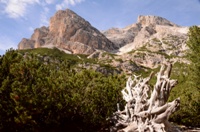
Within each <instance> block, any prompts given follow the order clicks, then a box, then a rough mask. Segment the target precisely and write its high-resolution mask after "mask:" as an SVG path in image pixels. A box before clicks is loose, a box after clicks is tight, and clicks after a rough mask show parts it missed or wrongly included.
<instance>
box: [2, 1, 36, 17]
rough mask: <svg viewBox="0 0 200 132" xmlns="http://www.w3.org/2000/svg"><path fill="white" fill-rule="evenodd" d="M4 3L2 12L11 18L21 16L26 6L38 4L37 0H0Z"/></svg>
mask: <svg viewBox="0 0 200 132" xmlns="http://www.w3.org/2000/svg"><path fill="white" fill-rule="evenodd" d="M0 2H1V3H3V4H5V8H4V12H5V13H6V14H8V16H9V17H11V18H19V17H23V16H24V15H25V13H26V10H27V7H28V6H29V5H33V4H39V0H0Z"/></svg>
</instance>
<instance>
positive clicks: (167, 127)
mask: <svg viewBox="0 0 200 132" xmlns="http://www.w3.org/2000/svg"><path fill="white" fill-rule="evenodd" d="M166 66H167V67H166ZM171 69H172V65H171V64H163V65H162V66H161V69H160V71H159V72H158V74H157V81H156V84H155V86H154V88H153V92H151V88H150V85H148V82H149V81H150V79H151V78H152V75H153V74H152V73H151V74H150V76H149V77H147V78H144V79H142V78H140V79H139V77H138V76H134V80H132V79H131V77H129V79H128V81H127V83H126V87H125V88H124V89H123V90H122V95H123V99H124V100H125V101H126V105H125V108H124V110H123V111H121V110H120V109H119V104H118V110H117V112H115V113H114V114H113V116H112V117H111V118H110V119H111V121H112V122H113V123H114V124H115V125H114V126H113V127H112V128H111V129H110V131H111V132H116V131H117V132H175V131H179V130H178V129H175V127H173V126H172V125H171V124H170V123H169V121H168V119H169V116H170V115H171V114H172V113H174V112H175V111H177V110H178V109H179V106H180V98H177V99H175V100H174V101H172V102H167V100H168V98H169V95H170V91H171V90H172V88H173V87H174V86H175V85H176V84H177V81H176V80H173V79H170V74H171ZM149 95H151V96H150V97H149Z"/></svg>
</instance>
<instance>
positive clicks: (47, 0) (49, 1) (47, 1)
mask: <svg viewBox="0 0 200 132" xmlns="http://www.w3.org/2000/svg"><path fill="white" fill-rule="evenodd" d="M45 2H46V3H47V4H53V3H54V2H55V0H45Z"/></svg>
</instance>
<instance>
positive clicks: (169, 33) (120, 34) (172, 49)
mask: <svg viewBox="0 0 200 132" xmlns="http://www.w3.org/2000/svg"><path fill="white" fill-rule="evenodd" d="M188 29H189V28H188V27H181V26H178V25H176V24H174V23H172V22H170V21H168V20H166V19H164V18H162V17H157V16H139V17H138V20H137V22H136V23H135V24H132V25H130V26H127V27H125V28H122V29H119V28H112V29H109V30H107V31H103V33H104V34H105V36H106V37H107V38H108V39H110V40H111V41H112V42H113V43H115V44H116V45H117V46H118V48H119V50H118V52H117V54H118V56H116V57H115V58H116V59H121V60H122V61H121V62H122V63H123V62H125V61H127V60H130V61H133V62H135V63H136V64H138V65H142V66H145V67H149V68H155V67H157V66H158V64H160V63H162V62H164V61H172V62H176V61H180V62H187V61H186V60H185V59H183V58H182V57H183V56H184V55H185V50H187V46H186V40H187V32H188Z"/></svg>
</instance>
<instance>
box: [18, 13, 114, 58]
mask: <svg viewBox="0 0 200 132" xmlns="http://www.w3.org/2000/svg"><path fill="white" fill-rule="evenodd" d="M29 40H30V41H29ZM29 45H31V46H29ZM38 47H57V48H60V49H64V50H68V51H70V52H71V53H75V54H91V53H93V52H94V51H95V50H96V49H99V50H105V51H110V52H111V51H113V50H116V49H117V47H116V46H115V45H114V44H113V43H112V42H111V41H110V40H109V39H107V38H106V37H105V36H104V35H103V34H102V33H101V32H100V31H98V30H97V29H96V28H94V27H92V26H91V24H90V23H89V22H88V21H86V20H85V19H84V18H82V17H81V16H79V15H77V14H76V13H75V12H73V11H71V10H70V9H66V10H59V11H57V12H56V14H55V15H54V16H53V17H51V19H50V24H49V28H44V27H42V28H38V29H36V30H34V33H33V35H32V37H31V38H30V39H27V40H26V41H25V40H24V41H21V42H20V43H19V49H26V48H38Z"/></svg>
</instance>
